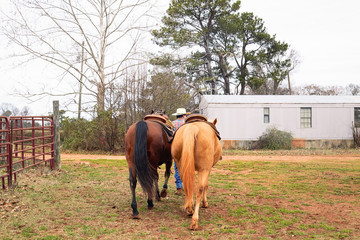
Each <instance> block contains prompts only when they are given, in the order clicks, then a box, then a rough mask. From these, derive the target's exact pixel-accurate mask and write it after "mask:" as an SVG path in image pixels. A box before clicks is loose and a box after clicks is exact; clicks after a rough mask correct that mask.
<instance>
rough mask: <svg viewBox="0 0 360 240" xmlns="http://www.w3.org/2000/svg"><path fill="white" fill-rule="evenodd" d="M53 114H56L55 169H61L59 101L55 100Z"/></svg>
mask: <svg viewBox="0 0 360 240" xmlns="http://www.w3.org/2000/svg"><path fill="white" fill-rule="evenodd" d="M53 114H54V119H53V120H54V165H55V166H54V168H55V170H60V169H61V159H60V122H59V101H57V100H56V101H53Z"/></svg>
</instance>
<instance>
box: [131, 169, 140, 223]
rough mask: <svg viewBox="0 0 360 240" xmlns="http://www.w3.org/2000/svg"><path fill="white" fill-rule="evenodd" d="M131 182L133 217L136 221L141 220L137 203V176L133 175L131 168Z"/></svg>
mask: <svg viewBox="0 0 360 240" xmlns="http://www.w3.org/2000/svg"><path fill="white" fill-rule="evenodd" d="M129 181H130V189H131V196H132V199H131V208H132V210H133V213H132V217H133V218H134V219H138V218H139V211H138V209H137V203H136V196H135V189H136V182H137V180H136V174H133V173H132V170H131V168H129Z"/></svg>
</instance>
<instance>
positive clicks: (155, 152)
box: [125, 115, 172, 219]
mask: <svg viewBox="0 0 360 240" xmlns="http://www.w3.org/2000/svg"><path fill="white" fill-rule="evenodd" d="M148 116H152V117H151V118H150V119H155V121H154V120H145V121H139V122H137V123H134V124H133V125H131V126H130V128H129V130H128V131H127V133H126V136H125V155H126V160H127V163H128V166H129V180H130V188H131V194H132V201H131V207H132V210H133V213H132V216H133V218H134V219H137V218H139V212H138V209H137V203H136V196H135V189H136V183H137V179H138V180H139V181H140V185H141V187H142V188H143V190H144V192H145V194H146V195H147V197H148V200H147V204H148V209H152V208H153V207H154V204H153V199H154V197H156V200H158V201H160V199H161V198H160V196H161V197H163V198H164V197H166V194H167V191H166V190H167V187H168V186H167V184H168V180H169V177H170V168H171V165H172V158H171V143H170V142H169V141H168V137H167V135H166V133H165V131H166V129H164V127H165V128H166V126H165V125H164V124H162V123H160V122H159V121H156V118H160V117H159V116H157V117H156V116H154V115H148ZM164 116H165V115H164ZM164 116H161V117H162V118H164ZM165 118H167V117H166V116H165ZM145 119H146V117H145ZM163 122H165V121H163ZM163 163H165V165H166V170H165V183H164V186H163V189H162V191H161V195H160V194H159V186H158V179H159V174H158V171H157V168H158V167H159V166H160V165H162V164H163ZM154 185H155V189H154Z"/></svg>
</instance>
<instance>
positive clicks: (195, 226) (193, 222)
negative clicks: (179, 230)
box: [190, 220, 198, 231]
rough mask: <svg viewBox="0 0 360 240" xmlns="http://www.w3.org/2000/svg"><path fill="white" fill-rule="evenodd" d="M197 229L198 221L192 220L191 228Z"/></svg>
mask: <svg viewBox="0 0 360 240" xmlns="http://www.w3.org/2000/svg"><path fill="white" fill-rule="evenodd" d="M196 229H198V224H197V222H196V221H194V220H193V221H192V223H191V224H190V230H193V231H195V230H196Z"/></svg>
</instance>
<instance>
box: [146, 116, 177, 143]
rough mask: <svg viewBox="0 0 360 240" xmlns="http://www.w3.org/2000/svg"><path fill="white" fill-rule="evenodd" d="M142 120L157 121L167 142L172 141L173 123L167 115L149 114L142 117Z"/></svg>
mask: <svg viewBox="0 0 360 240" xmlns="http://www.w3.org/2000/svg"><path fill="white" fill-rule="evenodd" d="M144 120H147V121H152V122H156V123H158V124H159V125H160V126H161V127H162V128H163V130H164V132H165V133H166V138H167V140H168V142H172V140H173V138H174V125H173V123H172V122H171V121H170V120H169V119H168V118H167V117H165V116H164V115H158V114H149V115H146V116H145V117H144Z"/></svg>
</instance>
